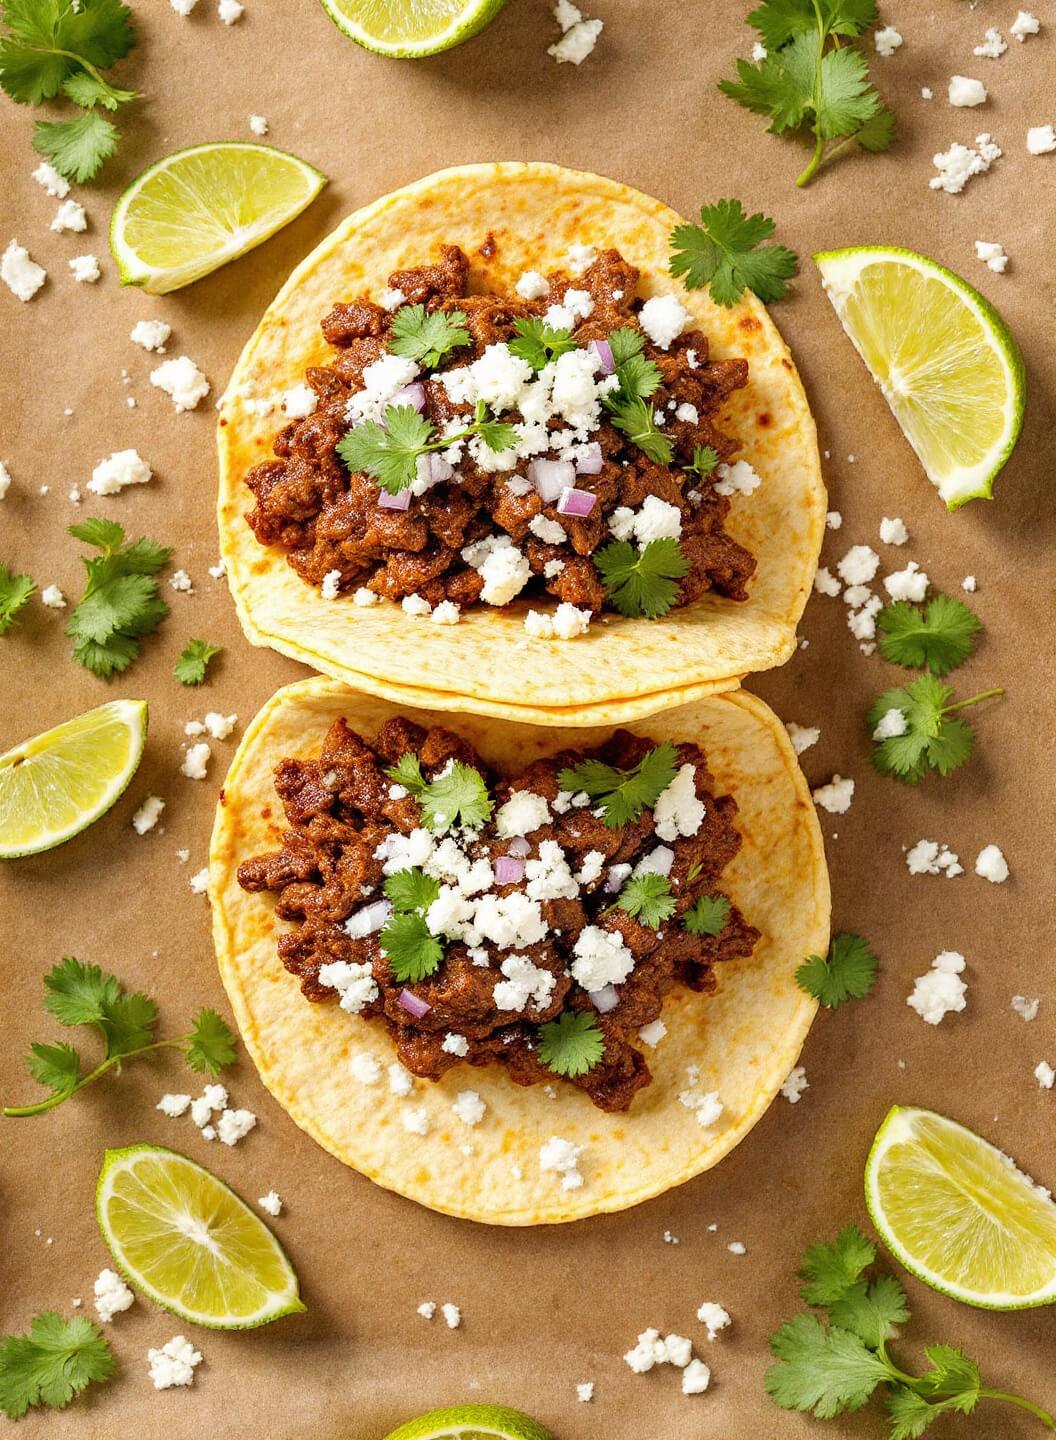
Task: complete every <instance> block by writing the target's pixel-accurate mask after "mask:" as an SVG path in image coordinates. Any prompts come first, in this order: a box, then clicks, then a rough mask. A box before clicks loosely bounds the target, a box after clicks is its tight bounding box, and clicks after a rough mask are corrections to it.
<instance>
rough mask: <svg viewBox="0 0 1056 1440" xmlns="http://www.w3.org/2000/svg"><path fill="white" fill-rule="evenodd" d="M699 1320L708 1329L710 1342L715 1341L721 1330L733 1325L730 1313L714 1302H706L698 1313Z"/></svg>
mask: <svg viewBox="0 0 1056 1440" xmlns="http://www.w3.org/2000/svg"><path fill="white" fill-rule="evenodd" d="M697 1319H698V1320H699V1321H700V1322H701V1324H702V1325H703V1326H704V1327H705V1328H706V1329H707V1332H708V1339H709V1340H714V1339H715V1336H716V1335H718V1333H719V1331H720V1330H725V1329H726V1327H727V1326H728V1325H729V1324H731V1319H730V1314H729V1311H728V1310H726V1309H725V1308H724V1307H723V1306H722V1305H718V1304H716V1302H715V1301H714V1300H705V1301H704V1303H703V1305H701V1306H700V1308H699V1309H698V1311H697Z"/></svg>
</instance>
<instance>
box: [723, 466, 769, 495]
mask: <svg viewBox="0 0 1056 1440" xmlns="http://www.w3.org/2000/svg"><path fill="white" fill-rule="evenodd" d="M715 474H716V475H717V476H718V479H717V480H716V481H715V486H714V489H715V493H716V495H752V494H754V492H755V491H756V490H758V489H759V486H760V485H761V484H762V483H763V482H762V479H761V477H760V476H759V475H757V474H756V473H755V471H754V470H753V469H752V467H751V466H750V465H749V464H748V461H747V460H736V461H734V463H733V464H732V465H716V467H715Z"/></svg>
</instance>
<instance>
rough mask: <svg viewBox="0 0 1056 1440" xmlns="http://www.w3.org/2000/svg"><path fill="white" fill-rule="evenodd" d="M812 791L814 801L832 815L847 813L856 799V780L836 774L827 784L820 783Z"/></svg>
mask: <svg viewBox="0 0 1056 1440" xmlns="http://www.w3.org/2000/svg"><path fill="white" fill-rule="evenodd" d="M812 793H813V795H814V803H815V804H816V805H820V806H821V808H822V809H823V810H827V811H828V812H829V814H830V815H845V814H846V813H847V811H848V810H849V809H850V808H851V801H852V800H853V799H854V781H853V780H845V779H844V778H843V777H842V776H841V775H834V776H833V777H832V779H831V780H830V781H829V783H828V784H827V785H819V787H818V788H817V790H815V791H813V792H812Z"/></svg>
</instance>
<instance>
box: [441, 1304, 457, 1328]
mask: <svg viewBox="0 0 1056 1440" xmlns="http://www.w3.org/2000/svg"><path fill="white" fill-rule="evenodd" d="M440 1314H441V1315H442V1316H443V1317H444V1320H445V1321H446V1323H447V1328H448V1329H449V1330H457V1329H458V1327H459V1326H460V1325H461V1324H462V1311H461V1310H460V1309H459V1308H458V1306H457V1305H452V1304H451V1303H450V1301H448V1303H447V1304H445V1305H441V1306H440Z"/></svg>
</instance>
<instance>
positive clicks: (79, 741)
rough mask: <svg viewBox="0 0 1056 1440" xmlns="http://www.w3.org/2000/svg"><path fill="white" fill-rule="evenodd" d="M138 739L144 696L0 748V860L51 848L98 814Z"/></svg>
mask: <svg viewBox="0 0 1056 1440" xmlns="http://www.w3.org/2000/svg"><path fill="white" fill-rule="evenodd" d="M146 741H147V702H146V701H145V700H112V701H111V702H110V704H109V705H100V706H99V707H98V709H96V710H89V711H88V713H87V714H86V715H78V716H77V718H76V719H75V720H67V721H66V723H65V724H64V725H56V726H55V729H54V730H45V732H44V734H43V735H34V737H33V739H32V740H23V742H22V744H21V745H16V746H15V748H14V749H13V750H9V751H8V752H7V754H6V755H0V860H13V859H15V858H16V857H17V856H19V855H35V854H37V852H38V851H40V850H51V849H53V848H54V846H56V845H61V844H62V843H63V842H64V841H66V840H71V839H72V838H73V836H74V835H79V834H80V832H81V831H82V830H84V829H86V828H87V827H88V826H89V825H91V824H92V823H93V822H94V821H96V820H98V819H99V816H100V815H105V814H106V812H107V811H108V810H109V809H110V806H111V805H112V804H113V803H114V801H115V800H116V799H117V798H118V796H119V795H120V794H121V792H122V791H123V790H124V788H125V786H126V785H127V784H128V782H129V781H130V780H131V779H132V776H133V775H134V774H135V773H136V766H137V765H138V764H139V762H140V759H141V757H142V755H143V746H144V745H145V744H146Z"/></svg>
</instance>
